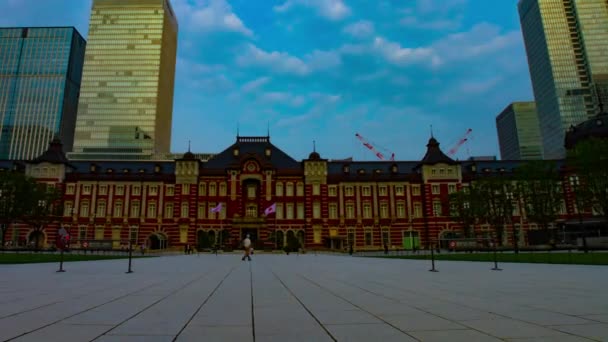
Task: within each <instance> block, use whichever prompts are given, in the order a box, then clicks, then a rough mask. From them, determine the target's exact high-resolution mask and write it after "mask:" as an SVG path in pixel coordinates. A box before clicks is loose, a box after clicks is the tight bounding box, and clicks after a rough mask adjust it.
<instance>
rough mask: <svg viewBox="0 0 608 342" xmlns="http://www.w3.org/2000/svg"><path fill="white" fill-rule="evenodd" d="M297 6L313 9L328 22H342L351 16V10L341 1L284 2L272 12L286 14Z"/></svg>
mask: <svg viewBox="0 0 608 342" xmlns="http://www.w3.org/2000/svg"><path fill="white" fill-rule="evenodd" d="M297 6H303V7H309V8H313V9H315V10H316V11H317V12H318V13H319V14H320V15H321V16H323V17H325V18H327V19H329V20H342V19H344V18H346V17H347V16H349V15H350V14H351V9H350V8H349V7H348V6H347V5H346V4H345V3H344V1H343V0H286V1H285V2H284V3H283V4H282V5H278V6H275V7H274V10H275V11H276V12H287V11H290V10H292V9H293V8H295V7H297Z"/></svg>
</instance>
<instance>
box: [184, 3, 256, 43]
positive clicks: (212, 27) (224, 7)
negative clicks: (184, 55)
mask: <svg viewBox="0 0 608 342" xmlns="http://www.w3.org/2000/svg"><path fill="white" fill-rule="evenodd" d="M174 8H175V11H176V13H177V15H178V18H179V19H180V20H182V21H185V22H186V23H187V25H188V26H189V27H190V28H191V29H192V30H196V31H203V32H211V31H225V32H237V33H241V34H243V35H245V36H253V31H251V30H250V29H249V28H248V27H247V26H245V24H244V23H243V21H242V20H241V19H240V18H239V17H238V16H237V15H236V14H235V13H234V12H233V11H232V7H231V6H230V4H229V3H228V2H227V1H226V0H198V1H195V2H194V3H193V4H192V3H190V2H189V1H188V0H177V1H176V2H175V4H174Z"/></svg>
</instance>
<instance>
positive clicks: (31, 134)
mask: <svg viewBox="0 0 608 342" xmlns="http://www.w3.org/2000/svg"><path fill="white" fill-rule="evenodd" d="M85 47H86V42H85V40H84V38H82V36H81V35H80V33H78V31H76V29H75V28H73V27H35V28H0V159H12V160H29V159H33V158H35V157H37V156H39V155H40V154H42V152H44V151H46V149H47V148H48V145H49V142H50V141H51V140H53V138H54V137H58V138H60V139H61V141H62V142H63V146H64V149H65V150H66V151H70V150H71V148H72V145H73V142H74V128H75V125H76V113H77V107H78V94H79V90H80V79H81V77H82V66H83V63H84V51H85Z"/></svg>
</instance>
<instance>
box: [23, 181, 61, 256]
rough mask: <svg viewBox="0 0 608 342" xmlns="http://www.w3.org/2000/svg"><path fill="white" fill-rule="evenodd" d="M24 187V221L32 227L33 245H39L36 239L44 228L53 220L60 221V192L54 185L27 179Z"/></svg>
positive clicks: (53, 221)
mask: <svg viewBox="0 0 608 342" xmlns="http://www.w3.org/2000/svg"><path fill="white" fill-rule="evenodd" d="M28 182H29V185H28V186H27V187H26V194H25V195H27V198H28V200H27V211H26V213H25V216H24V221H25V223H27V224H28V225H30V226H31V227H32V229H33V233H32V234H34V238H35V241H34V243H35V246H36V248H38V247H39V243H40V241H39V240H38V239H39V237H40V235H41V233H42V232H43V231H44V229H45V228H46V227H47V226H48V225H50V224H52V223H55V222H61V217H62V214H63V201H62V198H61V192H60V191H59V190H57V188H55V187H54V186H50V185H48V184H43V183H36V182H35V181H34V180H28Z"/></svg>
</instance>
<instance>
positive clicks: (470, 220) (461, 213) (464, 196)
mask: <svg viewBox="0 0 608 342" xmlns="http://www.w3.org/2000/svg"><path fill="white" fill-rule="evenodd" d="M476 190H477V188H476V187H475V186H473V185H471V186H468V187H464V188H462V189H461V190H460V191H457V192H455V193H452V194H450V196H449V201H450V215H451V216H452V217H453V218H454V219H456V220H457V221H458V222H459V223H460V224H462V229H463V233H464V236H465V237H466V238H471V237H473V235H474V229H473V227H474V225H475V222H477V219H478V218H479V204H478V198H477V194H476Z"/></svg>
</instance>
